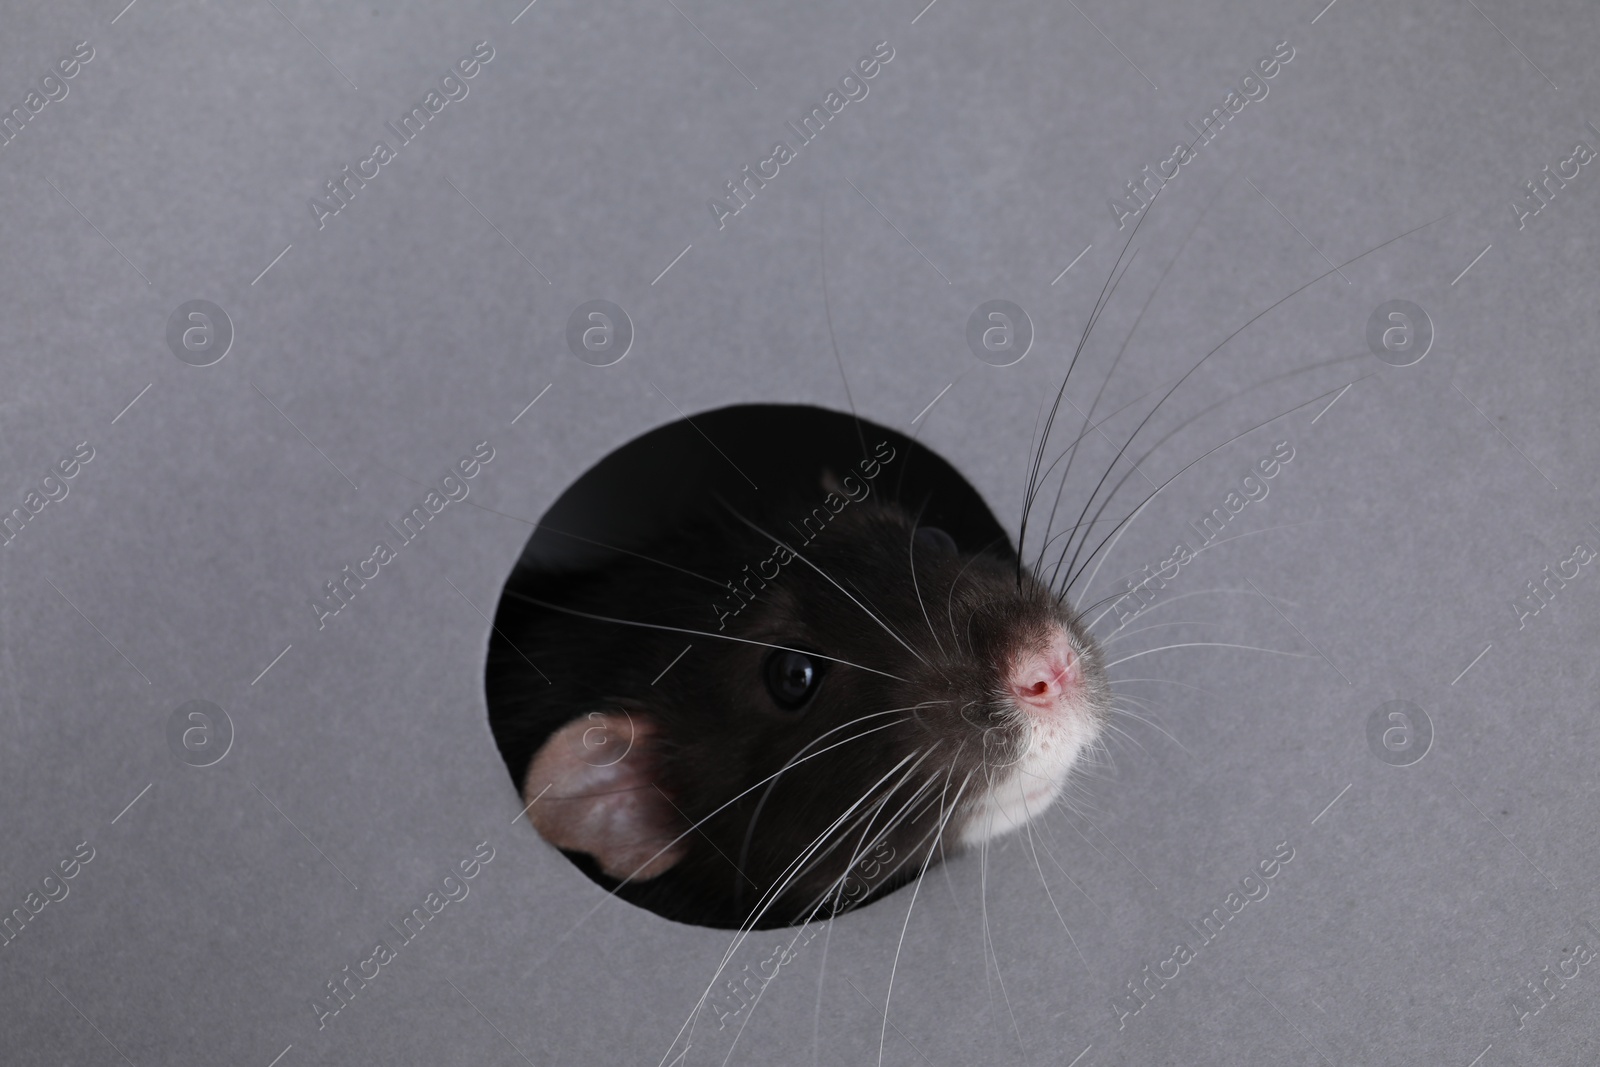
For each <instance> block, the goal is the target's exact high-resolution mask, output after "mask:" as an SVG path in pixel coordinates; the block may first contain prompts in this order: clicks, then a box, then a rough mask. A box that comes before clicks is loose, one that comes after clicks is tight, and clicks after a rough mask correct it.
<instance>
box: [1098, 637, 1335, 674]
mask: <svg viewBox="0 0 1600 1067" xmlns="http://www.w3.org/2000/svg"><path fill="white" fill-rule="evenodd" d="M1174 648H1242V649H1244V650H1245V651H1247V652H1270V653H1272V654H1273V655H1274V656H1291V657H1293V658H1294V659H1316V658H1317V657H1315V656H1313V655H1312V654H1311V653H1309V652H1285V651H1284V650H1283V649H1281V648H1257V647H1256V646H1254V645H1230V644H1227V643H1225V642H1222V641H1185V642H1183V643H1182V644H1177V645H1162V646H1161V647H1160V648H1147V649H1145V650H1144V651H1143V652H1135V653H1134V654H1133V655H1131V656H1123V657H1122V658H1121V659H1114V660H1112V661H1111V662H1110V663H1107V664H1106V669H1107V670H1109V669H1111V668H1112V667H1115V666H1116V665H1117V664H1119V663H1126V662H1128V661H1129V660H1131V659H1138V658H1139V657H1140V656H1148V655H1150V654H1151V653H1152V652H1166V651H1168V650H1170V649H1174Z"/></svg>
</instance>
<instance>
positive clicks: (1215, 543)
mask: <svg viewBox="0 0 1600 1067" xmlns="http://www.w3.org/2000/svg"><path fill="white" fill-rule="evenodd" d="M1337 521H1338V520H1337V519H1310V520H1308V521H1306V522H1286V523H1281V524H1279V525H1277V526H1265V527H1262V528H1261V529H1259V530H1246V531H1245V532H1244V533H1241V534H1234V535H1233V536H1232V537H1223V538H1220V539H1218V540H1216V541H1212V542H1211V543H1209V544H1205V545H1201V546H1200V547H1199V548H1198V549H1196V550H1195V551H1194V552H1193V553H1192V554H1191V561H1192V560H1193V558H1194V557H1197V556H1199V555H1200V554H1201V553H1202V552H1209V551H1210V550H1211V549H1213V548H1217V547H1218V546H1220V545H1225V544H1227V543H1228V542H1230V541H1238V540H1239V539H1241V538H1245V537H1253V536H1255V535H1256V534H1264V533H1273V532H1274V531H1277V530H1292V529H1294V528H1295V527H1297V526H1316V525H1319V524H1321V523H1324V522H1337ZM1149 584H1150V578H1148V577H1147V578H1145V580H1144V581H1142V582H1139V583H1138V584H1137V585H1134V586H1132V587H1131V588H1129V589H1128V590H1126V591H1125V592H1122V593H1118V594H1116V596H1115V597H1114V598H1113V601H1112V602H1113V603H1115V602H1116V600H1120V599H1121V598H1122V597H1124V596H1126V595H1128V593H1132V592H1134V591H1135V590H1138V589H1142V588H1144V587H1145V586H1147V585H1149ZM1093 585H1094V573H1093V572H1091V573H1090V575H1089V581H1088V582H1086V583H1085V584H1084V587H1083V594H1084V595H1087V594H1088V592H1089V589H1090V588H1091V587H1092V586H1093ZM1217 591H1218V592H1245V590H1217ZM1192 595H1193V594H1191V593H1185V594H1183V596H1192ZM1181 599H1182V597H1172V598H1170V599H1169V600H1167V601H1166V603H1168V604H1170V603H1172V602H1173V601H1175V600H1181ZM1107 610H1110V609H1109V608H1108V609H1107ZM1145 610H1148V608H1142V609H1140V611H1136V612H1134V615H1135V616H1138V615H1140V614H1142V613H1143V612H1144V611H1145ZM1104 616H1105V612H1104V611H1102V612H1101V613H1100V614H1099V615H1096V616H1095V622H1099V621H1100V619H1102V618H1103V617H1104ZM1131 621H1133V620H1132V618H1129V619H1124V620H1123V621H1122V623H1121V624H1120V625H1119V626H1118V627H1117V630H1121V629H1122V627H1123V626H1126V625H1127V624H1128V623H1129V622H1131ZM1089 625H1090V628H1091V629H1092V628H1093V626H1094V623H1090V624H1089ZM1116 632H1117V631H1116V630H1113V631H1112V633H1116Z"/></svg>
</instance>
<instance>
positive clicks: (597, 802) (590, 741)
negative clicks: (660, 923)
mask: <svg viewBox="0 0 1600 1067" xmlns="http://www.w3.org/2000/svg"><path fill="white" fill-rule="evenodd" d="M655 732H656V731H655V724H654V723H653V722H651V721H650V720H649V719H647V718H644V717H641V716H631V715H629V714H628V713H627V712H626V711H620V710H619V711H616V712H599V711H591V712H589V714H587V715H585V716H583V717H581V718H578V719H574V720H572V721H571V722H569V723H567V724H566V725H565V726H563V727H562V728H561V729H559V730H557V731H556V732H555V733H554V734H552V735H550V739H549V740H548V741H546V742H545V743H544V744H543V745H542V746H541V747H540V749H539V751H538V752H537V753H535V754H534V757H533V762H532V763H530V764H529V765H528V774H527V778H526V779H525V781H524V783H523V787H522V794H523V799H525V800H527V801H529V802H530V807H529V809H528V820H529V821H530V822H532V823H533V826H534V829H536V830H538V831H539V835H540V836H541V837H543V838H544V839H545V840H546V841H548V842H550V843H551V844H552V845H555V846H556V847H557V848H561V849H567V850H569V851H572V852H586V853H588V854H589V855H590V856H593V857H594V859H595V862H596V863H598V864H599V865H600V869H601V870H602V871H604V872H605V873H606V874H607V875H609V876H610V877H612V878H622V879H628V880H630V881H635V882H638V881H644V880H646V879H649V878H654V877H655V876H656V875H658V874H661V873H662V872H664V871H666V870H668V869H669V868H671V867H672V866H673V865H674V864H676V863H677V862H678V861H679V860H681V859H682V858H683V857H684V855H685V853H686V852H687V851H688V847H687V845H686V844H685V843H684V841H683V840H682V839H680V837H679V835H680V834H681V833H682V830H683V826H682V822H683V820H682V818H681V817H680V816H679V815H678V812H677V810H676V809H675V808H674V807H673V805H672V804H671V802H670V801H668V800H667V797H666V794H665V793H663V792H661V790H660V789H658V788H657V787H656V766H657V760H656V753H655V751H654V744H653V742H654V738H655Z"/></svg>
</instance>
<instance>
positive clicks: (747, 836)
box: [734, 700, 950, 907]
mask: <svg viewBox="0 0 1600 1067" xmlns="http://www.w3.org/2000/svg"><path fill="white" fill-rule="evenodd" d="M948 703H950V702H949V701H948V700H930V701H923V702H921V703H918V704H912V705H909V706H907V707H904V708H890V709H889V710H888V711H879V712H874V713H873V714H872V715H869V716H865V718H876V717H877V716H879V715H888V714H892V713H895V712H901V711H913V712H914V711H917V710H920V709H921V708H923V707H926V706H927V705H929V704H948ZM860 721H862V720H861V719H852V720H851V721H850V722H846V723H841V724H840V725H838V726H835V727H833V729H831V730H828V731H826V732H825V733H823V734H820V735H818V736H817V737H814V738H812V739H811V740H810V741H807V742H806V743H805V745H804V746H803V747H802V748H800V749H799V750H797V751H796V752H795V754H794V755H793V756H790V757H789V758H788V759H787V760H786V761H785V762H784V764H783V766H782V767H779V768H778V770H777V772H776V773H775V774H772V775H770V776H769V777H768V778H767V779H766V782H767V788H766V791H765V792H763V793H762V794H761V799H760V801H758V802H757V803H756V810H755V813H754V814H752V815H751V816H750V824H749V826H747V827H746V828H745V833H744V844H743V845H742V846H741V847H740V849H739V866H740V867H743V866H744V864H745V861H746V860H747V859H748V858H749V856H750V844H751V842H752V841H753V840H754V839H755V832H756V823H757V822H758V821H759V820H760V818H761V812H762V810H763V809H764V808H765V807H766V806H767V799H768V798H769V797H771V796H772V791H773V789H775V788H776V787H777V785H778V779H779V778H780V777H782V776H783V774H784V773H785V772H786V771H788V770H789V768H791V767H793V766H794V765H795V764H797V763H799V762H801V761H802V757H805V758H807V759H809V758H810V757H807V756H805V752H806V749H808V748H810V747H811V746H812V745H815V744H817V743H818V742H819V741H822V740H823V739H825V738H827V737H828V736H829V735H831V734H834V733H837V732H838V731H840V730H843V729H844V728H845V727H847V726H852V725H854V724H855V723H857V722H860ZM886 725H891V726H892V725H893V723H889V724H886ZM849 740H854V738H850V739H849ZM840 743H841V744H842V743H843V742H840ZM828 747H829V748H832V747H834V746H833V745H829V746H828ZM740 795H741V796H743V795H744V794H742V793H741V794H740ZM742 889H743V886H736V887H735V891H734V893H735V895H734V906H735V907H737V906H738V904H739V893H740V891H741V890H742Z"/></svg>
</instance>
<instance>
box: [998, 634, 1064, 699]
mask: <svg viewBox="0 0 1600 1067" xmlns="http://www.w3.org/2000/svg"><path fill="white" fill-rule="evenodd" d="M1076 667H1077V658H1076V657H1075V656H1074V655H1073V654H1072V645H1071V643H1070V642H1069V641H1068V640H1067V635H1066V634H1065V633H1062V632H1060V631H1057V632H1056V634H1055V636H1054V637H1053V638H1052V639H1051V641H1050V643H1049V644H1048V645H1046V646H1045V647H1044V649H1042V650H1040V651H1034V652H1027V653H1024V654H1023V655H1021V656H1019V657H1017V659H1016V660H1015V661H1014V662H1013V664H1012V668H1011V676H1010V678H1009V679H1008V684H1009V685H1010V687H1011V693H1012V696H1014V697H1015V698H1016V701H1017V706H1018V707H1020V708H1022V709H1023V710H1024V711H1031V712H1034V713H1036V714H1048V713H1050V712H1052V711H1055V710H1056V709H1057V708H1058V707H1059V706H1060V704H1061V701H1062V699H1063V698H1064V697H1065V696H1066V694H1067V693H1068V692H1069V690H1070V689H1071V688H1072V687H1073V686H1074V685H1076V684H1077V681H1078V672H1077V670H1076Z"/></svg>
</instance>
